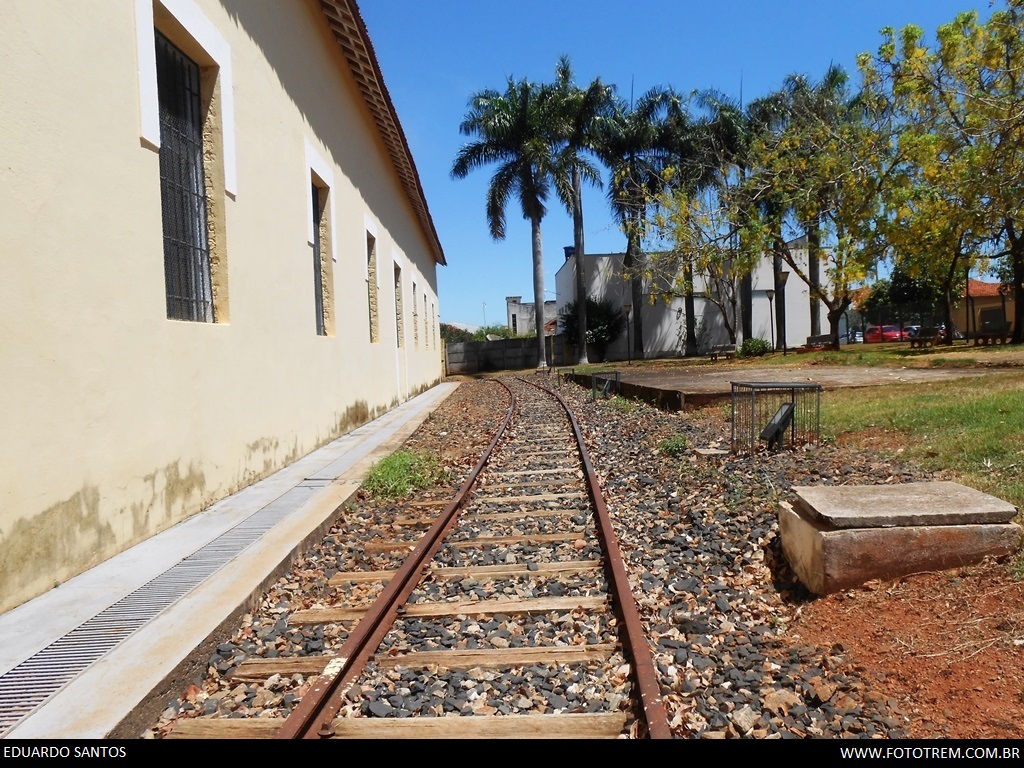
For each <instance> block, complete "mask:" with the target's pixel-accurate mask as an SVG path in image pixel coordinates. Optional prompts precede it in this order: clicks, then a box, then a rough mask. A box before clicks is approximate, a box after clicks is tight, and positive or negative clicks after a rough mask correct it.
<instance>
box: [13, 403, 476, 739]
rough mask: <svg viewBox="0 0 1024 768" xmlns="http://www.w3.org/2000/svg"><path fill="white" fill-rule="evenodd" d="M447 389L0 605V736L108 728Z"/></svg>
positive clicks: (258, 586) (259, 583)
mask: <svg viewBox="0 0 1024 768" xmlns="http://www.w3.org/2000/svg"><path fill="white" fill-rule="evenodd" d="M457 386H458V385H457V384H452V383H444V384H440V385H438V386H436V387H434V388H433V389H431V390H429V391H427V392H425V393H423V394H422V395H420V396H418V397H416V398H414V399H412V400H410V401H408V402H407V403H404V404H403V405H401V406H399V407H397V408H395V409H393V410H392V411H390V412H389V413H387V414H385V415H384V416H382V417H380V418H378V419H376V420H374V421H372V422H370V423H369V424H365V425H363V426H362V427H360V428H359V429H356V430H354V431H352V432H350V433H349V434H347V435H345V436H344V437H341V438H339V439H337V440H335V441H333V442H331V443H329V444H328V445H325V446H323V447H322V448H319V449H317V450H316V451H313V452H312V453H310V454H308V455H307V456H304V457H303V458H301V459H299V460H298V461H296V462H295V463H293V464H291V465H289V466H287V467H285V468H284V469H281V470H280V471H278V472H276V473H274V474H273V475H271V476H270V477H267V478H265V479H264V480H261V481H260V482H258V483H255V484H253V485H251V486H249V487H248V488H245V489H243V490H242V491H239V492H238V493H236V494H234V495H232V496H230V497H228V498H226V499H223V500H221V501H219V502H217V503H216V504H214V505H213V506H211V507H209V508H208V509H206V510H204V511H203V512H201V513H199V514H197V515H194V516H193V517H191V518H189V519H188V520H186V521H184V522H182V523H179V524H178V525H176V526H174V527H173V528H170V529H168V530H167V531H164V532H163V533H160V534H158V535H156V536H154V537H152V538H150V539H148V540H146V541H144V542H142V543H141V544H138V545H137V546H135V547H132V548H131V549H130V550H127V551H125V552H123V553H121V554H120V555H117V556H116V557H113V558H111V559H110V560H108V561H106V562H104V563H102V564H101V565H99V566H97V567H95V568H93V569H92V570H90V571H87V572H86V573H83V574H80V575H79V576H76V577H75V578H73V579H70V580H69V581H67V582H66V583H64V584H62V585H60V586H59V587H56V588H55V589H53V590H51V591H50V592H47V593H46V594H44V595H41V596H40V597H38V598H36V599H34V600H31V601H29V602H28V603H25V604H23V605H21V606H19V607H17V608H15V609H14V610H11V611H9V612H7V613H5V614H3V615H0V736H2V737H5V738H8V739H11V738H25V739H38V738H47V739H50V738H58V739H95V738H104V737H106V736H108V735H109V734H110V733H111V732H112V731H113V730H114V728H115V727H116V726H117V725H118V723H120V722H121V721H122V720H123V719H124V718H125V717H126V716H128V714H129V713H130V712H131V711H132V710H133V709H134V708H135V707H136V705H138V703H139V702H141V701H143V700H144V699H145V698H146V697H147V696H149V695H150V693H151V692H153V691H154V690H155V689H157V688H158V686H159V684H160V683H161V681H163V680H164V679H165V678H166V677H167V676H168V674H170V673H171V672H172V671H173V670H175V669H176V668H177V667H178V666H179V665H180V664H181V663H182V662H183V661H184V660H185V659H186V658H187V657H188V656H189V654H190V652H191V651H193V649H194V648H196V647H197V646H198V645H200V644H201V643H202V642H203V641H204V640H206V639H207V638H208V637H209V636H210V635H211V634H212V633H214V632H215V631H216V630H217V629H218V627H219V626H220V625H221V623H222V622H224V621H225V620H226V619H228V618H229V617H231V616H232V615H233V614H235V613H237V612H238V611H239V610H240V609H241V608H243V607H244V606H245V605H246V604H247V603H248V601H249V599H250V598H251V597H252V595H253V594H254V593H258V592H260V591H262V588H263V586H264V584H266V583H268V582H269V581H272V580H273V579H274V578H276V573H277V569H278V567H279V565H280V564H281V563H282V561H284V560H286V559H287V558H289V556H290V555H291V554H292V553H293V552H294V551H295V550H296V548H297V547H299V546H300V545H301V544H302V543H303V542H304V540H305V539H306V538H307V537H310V536H311V535H313V534H315V533H317V532H318V531H319V530H320V529H322V528H323V527H324V526H326V525H329V523H330V521H331V520H332V518H333V515H334V512H335V511H336V510H337V509H338V507H339V506H341V505H342V504H343V503H344V502H345V501H346V500H347V499H348V498H349V497H350V496H351V495H352V494H353V493H354V492H355V491H356V490H357V489H358V488H359V486H360V485H361V483H362V481H363V479H364V478H365V476H366V473H367V472H368V471H369V469H370V467H371V466H372V464H373V463H374V462H375V461H378V460H379V459H380V458H383V457H384V456H386V455H388V454H390V453H392V452H393V451H394V450H396V449H397V448H398V447H400V446H401V444H402V443H403V442H404V441H405V440H406V438H408V437H409V435H411V434H412V433H413V432H414V431H415V429H416V428H417V427H418V426H419V425H420V424H421V423H422V422H423V421H424V420H425V419H426V418H427V416H428V415H429V414H430V412H431V411H433V410H434V409H435V408H437V406H438V405H440V404H441V402H443V401H444V399H445V398H447V397H448V396H449V395H450V394H451V393H452V392H453V391H454V390H455V388H456V387H457ZM200 554H201V556H200ZM196 574H198V575H196ZM172 577H173V578H172ZM189 579H191V580H192V581H193V582H194V584H193V583H191V582H190V581H189ZM171 582H173V584H171ZM163 584H170V586H160V585H163ZM182 584H184V586H182ZM167 595H170V597H167ZM140 596H141V597H140ZM140 615H141V616H142V619H141V620H139V619H138V618H137V617H138V616H140ZM133 621H135V622H136V623H137V624H138V626H137V628H132V622H133ZM126 627H127V630H126V629H125V628H126ZM76 633H77V634H76ZM97 642H98V643H99V645H97ZM104 642H105V643H106V645H103V643H104ZM90 645H91V647H90ZM90 654H91V655H92V656H95V659H92V658H91V656H90ZM83 659H84V662H83ZM83 664H85V666H84V668H82V667H83Z"/></svg>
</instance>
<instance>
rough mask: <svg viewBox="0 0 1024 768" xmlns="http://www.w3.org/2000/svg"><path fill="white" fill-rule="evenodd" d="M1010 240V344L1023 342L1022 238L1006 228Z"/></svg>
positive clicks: (1023, 254)
mask: <svg viewBox="0 0 1024 768" xmlns="http://www.w3.org/2000/svg"><path fill="white" fill-rule="evenodd" d="M1007 231H1008V233H1009V240H1010V263H1011V264H1012V265H1013V329H1012V331H1011V332H1012V334H1013V336H1012V337H1011V338H1010V341H1011V343H1013V344H1020V343H1022V342H1024V238H1020V237H1018V236H1017V233H1016V232H1015V231H1014V229H1013V227H1012V226H1009V227H1007Z"/></svg>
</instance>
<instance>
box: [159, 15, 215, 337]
mask: <svg viewBox="0 0 1024 768" xmlns="http://www.w3.org/2000/svg"><path fill="white" fill-rule="evenodd" d="M156 66H157V92H158V98H159V103H160V202H161V209H162V217H163V236H164V280H165V285H166V291H167V317H168V318H170V319H172V320H194V321H200V322H207V323H212V322H214V315H213V292H212V288H211V280H210V244H209V230H208V221H207V197H206V178H205V171H204V167H203V115H202V104H201V98H200V96H201V94H200V73H199V65H198V64H196V62H194V61H193V60H192V59H190V58H189V57H188V56H186V55H185V54H184V53H183V52H182V51H181V50H180V49H179V48H177V47H176V46H175V45H174V44H173V43H171V41H170V40H168V39H167V38H166V37H164V36H163V35H162V34H160V33H159V32H157V33H156Z"/></svg>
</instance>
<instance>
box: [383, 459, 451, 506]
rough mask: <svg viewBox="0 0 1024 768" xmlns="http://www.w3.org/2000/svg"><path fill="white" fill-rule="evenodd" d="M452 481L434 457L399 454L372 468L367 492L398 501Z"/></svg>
mask: <svg viewBox="0 0 1024 768" xmlns="http://www.w3.org/2000/svg"><path fill="white" fill-rule="evenodd" d="M447 479H448V472H447V471H445V469H444V468H443V467H442V466H441V465H440V463H439V462H438V461H437V459H435V458H434V457H433V456H430V455H429V454H426V453H413V452H412V451H396V452H395V453H393V454H391V455H390V456H388V457H387V458H384V459H381V460H380V461H378V462H377V463H376V464H374V465H373V467H372V468H371V469H370V473H369V474H368V475H367V476H366V480H365V481H364V482H363V489H364V490H366V491H367V492H368V493H369V494H370V495H371V496H373V497H374V498H378V499H397V498H401V497H402V496H405V495H406V494H408V493H409V492H410V491H413V490H416V489H418V488H427V487H429V486H431V485H434V484H435V483H439V482H443V481H446V480H447Z"/></svg>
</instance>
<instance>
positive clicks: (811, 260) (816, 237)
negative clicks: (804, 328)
mask: <svg viewBox="0 0 1024 768" xmlns="http://www.w3.org/2000/svg"><path fill="white" fill-rule="evenodd" d="M807 280H808V283H809V287H810V290H809V291H808V294H809V295H810V304H811V336H820V335H821V301H820V299H818V289H819V287H820V286H821V229H820V223H819V218H818V217H817V216H815V217H814V219H812V220H811V223H810V224H809V225H808V227H807Z"/></svg>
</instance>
